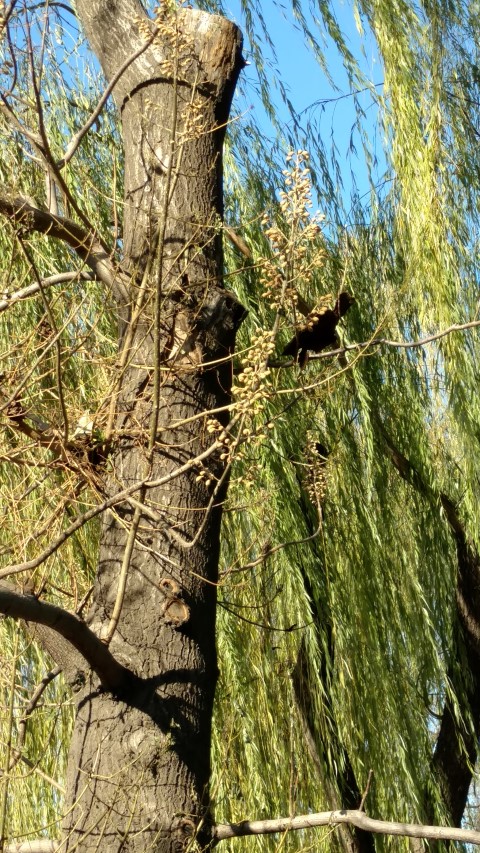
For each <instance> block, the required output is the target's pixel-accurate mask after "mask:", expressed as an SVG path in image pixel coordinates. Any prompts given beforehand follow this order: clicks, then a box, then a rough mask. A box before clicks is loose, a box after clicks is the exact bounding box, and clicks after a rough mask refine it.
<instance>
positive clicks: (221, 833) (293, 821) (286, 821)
mask: <svg viewBox="0 0 480 853" xmlns="http://www.w3.org/2000/svg"><path fill="white" fill-rule="evenodd" d="M339 823H348V824H352V825H353V826H356V827H358V828H359V829H364V830H366V831H367V832H375V833H377V834H380V835H401V836H403V837H407V838H431V839H435V840H443V841H465V842H466V843H468V844H475V845H480V832H476V831H475V830H473V829H457V828H456V827H450V826H422V825H421V824H416V823H397V822H396V821H387V820H374V819H373V818H371V817H367V816H366V814H365V812H362V811H359V810H358V809H352V810H347V809H341V810H340V811H331V812H317V813H316V814H308V815H298V817H284V818H278V819H276V820H254V821H249V820H244V821H242V822H241V823H220V824H218V825H217V826H216V827H215V828H214V831H213V836H214V838H215V839H216V840H217V841H223V840H224V839H225V838H237V837H239V836H241V835H266V834H267V833H271V832H289V831H291V830H298V829H309V828H310V827H314V826H335V825H336V824H339Z"/></svg>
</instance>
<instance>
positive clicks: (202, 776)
mask: <svg viewBox="0 0 480 853" xmlns="http://www.w3.org/2000/svg"><path fill="white" fill-rule="evenodd" d="M76 8H77V13H78V15H79V18H80V20H81V22H82V25H83V27H84V29H85V31H86V34H87V37H88V39H89V41H90V44H91V46H92V48H93V50H94V51H95V52H96V54H97V56H98V58H99V60H100V62H101V64H102V67H103V70H104V72H105V75H106V77H107V79H111V77H112V76H113V75H114V74H115V72H116V71H117V70H118V68H119V67H120V66H121V65H122V63H124V62H125V60H126V59H128V57H129V56H130V55H132V54H133V53H134V52H135V51H137V50H138V49H139V47H140V46H141V44H142V40H145V39H146V38H148V37H149V36H150V37H151V35H152V34H153V24H152V22H151V21H149V20H148V19H147V18H146V17H145V15H144V13H143V11H142V9H141V6H140V5H139V4H138V3H137V2H135V0H94V1H93V2H92V0H77V3H76ZM157 24H158V31H157V35H156V36H155V39H154V41H153V42H152V44H151V45H150V47H149V48H148V49H147V50H146V51H145V52H144V53H143V54H142V55H141V56H140V57H139V58H138V59H137V60H136V61H135V62H133V63H132V64H131V65H130V66H129V67H128V69H127V71H126V73H125V74H124V76H123V77H122V78H121V80H120V81H119V83H118V84H117V86H116V87H115V90H114V98H115V101H116V104H117V106H118V108H119V110H120V111H121V116H122V128H123V136H124V147H125V211H124V248H125V258H124V263H123V265H124V267H126V268H128V269H129V270H130V272H131V276H132V280H131V286H130V292H129V300H123V299H122V298H121V297H120V299H121V301H120V302H119V306H118V310H119V317H120V321H121V322H120V326H121V335H120V341H119V357H118V376H117V384H116V388H115V392H116V393H114V394H113V395H112V401H111V403H112V410H111V414H112V413H113V411H114V417H113V420H112V423H111V426H112V446H113V451H112V454H111V457H110V462H111V467H110V474H109V480H108V483H107V484H106V488H107V492H108V494H109V495H113V494H115V493H116V492H119V491H121V490H122V489H123V488H125V487H126V486H131V485H132V484H135V483H136V482H139V483H140V482H141V481H144V480H145V478H149V481H150V482H151V483H153V482H155V481H157V480H159V479H160V480H162V484H161V485H157V486H152V487H144V488H140V489H139V491H138V493H135V495H134V496H133V498H134V500H133V501H132V502H130V503H122V504H118V505H117V506H115V507H114V509H113V511H111V512H110V513H109V515H108V516H106V517H105V519H104V526H103V536H102V543H101V550H100V558H99V564H98V572H97V579H96V584H95V591H94V595H93V603H92V608H91V611H90V614H89V625H90V628H91V629H92V630H94V631H95V633H97V635H99V636H101V637H103V638H105V637H106V636H107V634H109V636H108V639H109V640H110V650H111V652H112V653H113V655H114V657H115V658H116V659H117V660H118V661H120V662H121V663H122V664H123V665H124V666H126V667H128V668H129V669H130V670H131V672H132V673H133V674H134V675H135V676H137V677H138V678H137V680H136V681H134V682H132V683H133V686H132V688H131V689H129V690H126V691H124V692H123V693H122V694H121V695H117V696H115V695H113V694H112V693H106V692H105V691H103V690H102V689H101V686H100V684H99V682H98V681H97V679H96V677H95V676H94V675H92V677H91V679H90V681H89V683H88V685H87V687H86V688H85V689H83V690H82V691H81V692H80V693H79V694H78V713H77V720H76V727H75V732H74V737H73V742H72V746H71V752H70V760H69V778H68V800H67V811H66V816H65V820H64V832H65V849H67V850H73V849H75V850H79V851H90V850H92V851H93V850H102V851H108V853H111V851H112V853H114V852H115V851H120V850H121V851H142V853H143V851H146V850H154V851H161V853H167V851H181V850H184V849H186V847H187V846H188V845H189V844H192V838H193V837H196V838H197V841H198V844H199V845H201V846H204V845H205V844H206V843H208V841H209V838H210V829H209V819H208V806H209V794H208V779H209V774H210V727H211V714H212V704H213V698H214V691H215V684H216V679H217V660H216V650H215V607H216V586H215V584H216V580H217V566H218V553H219V532H220V520H221V503H222V499H223V496H224V491H225V482H226V478H224V479H222V476H223V474H224V471H223V468H224V462H223V461H222V460H221V459H220V454H219V450H218V446H215V447H216V449H214V450H213V451H212V452H211V453H209V448H212V445H213V444H214V441H215V438H214V437H213V438H212V435H213V436H214V433H211V432H209V431H208V429H207V426H208V424H207V415H206V413H208V412H209V411H210V410H211V409H216V408H218V407H222V406H225V405H226V404H227V403H228V402H229V390H230V385H231V365H230V364H229V361H228V359H227V358H226V357H228V356H229V354H230V353H231V352H232V349H233V344H234V336H235V331H236V328H237V326H238V325H239V323H240V321H241V318H242V316H243V309H242V308H241V306H240V305H239V303H238V302H237V301H236V299H235V297H234V296H233V295H232V294H229V293H227V292H225V291H224V290H223V286H222V250H221V233H220V226H221V217H222V163H221V149H222V142H223V135H224V129H225V123H226V122H227V120H228V113H229V107H230V102H231V97H232V94H233V90H234V86H235V82H236V79H237V76H238V73H239V70H240V68H241V66H242V59H241V36H240V33H239V31H238V29H237V28H236V27H235V26H234V25H233V24H231V23H230V22H229V21H227V20H226V19H224V18H220V17H216V16H210V15H207V14H205V13H203V12H198V11H196V10H192V9H181V10H173V11H168V10H166V11H164V13H162V15H161V17H159V19H158V22H157ZM222 359H223V362H222V361H221V360H222ZM218 417H219V418H220V420H221V422H222V424H223V425H226V423H227V417H226V415H219V416H218ZM205 453H206V454H207V455H206V456H205V459H204V461H203V462H201V461H198V462H197V463H196V464H194V465H192V466H190V467H189V463H190V462H191V460H192V459H194V458H195V457H197V456H198V455H200V454H205ZM179 469H181V470H182V472H183V473H181V474H178V473H177V472H178V470H179ZM122 577H124V578H125V591H124V595H123V596H122V594H121V592H119V590H120V587H121V584H122ZM114 614H116V616H115V618H116V617H118V623H117V624H115V622H114V623H112V622H111V620H112V616H114ZM196 843H197V842H193V847H189V849H195V846H196ZM62 849H63V848H62Z"/></svg>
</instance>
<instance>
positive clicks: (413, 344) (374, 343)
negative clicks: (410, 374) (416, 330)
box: [268, 320, 480, 367]
mask: <svg viewBox="0 0 480 853" xmlns="http://www.w3.org/2000/svg"><path fill="white" fill-rule="evenodd" d="M478 326H480V320H471V321H470V322H469V323H454V324H453V325H452V326H448V328H447V329H443V330H442V331H441V332H436V333H435V334H434V335H428V336H427V337H426V338H420V339H419V340H417V341H391V340H389V339H388V338H372V339H371V340H370V341H361V342H360V343H358V344H357V343H356V344H347V346H345V347H338V349H330V350H327V351H325V352H319V353H312V354H311V355H310V356H309V359H308V360H309V361H318V360H319V359H322V358H331V357H332V356H335V355H336V356H341V355H344V354H345V353H346V352H356V351H357V350H366V349H369V348H370V347H379V346H384V347H396V348H399V349H416V348H417V347H423V346H425V344H431V343H432V342H433V341H438V340H440V338H445V337H446V336H447V335H451V334H452V332H464V331H465V330H466V329H475V328H477V327H478ZM292 364H295V362H294V360H293V359H291V358H289V359H288V361H285V360H281V361H280V360H278V359H273V358H272V359H269V361H268V366H269V367H291V366H292Z"/></svg>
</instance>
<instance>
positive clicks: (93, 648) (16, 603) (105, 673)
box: [0, 581, 134, 693]
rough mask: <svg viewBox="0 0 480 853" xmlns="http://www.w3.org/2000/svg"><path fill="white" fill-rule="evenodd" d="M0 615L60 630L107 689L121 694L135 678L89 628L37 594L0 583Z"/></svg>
mask: <svg viewBox="0 0 480 853" xmlns="http://www.w3.org/2000/svg"><path fill="white" fill-rule="evenodd" d="M0 613H3V614H4V615H5V616H11V617H13V618H14V619H24V620H25V621H26V622H35V623H37V624H39V625H46V626H47V627H48V628H52V629H53V630H54V631H57V633H58V634H60V635H61V636H62V637H64V638H65V639H66V640H68V642H69V643H71V644H72V646H74V648H75V649H76V650H77V651H78V652H80V654H81V655H82V656H83V657H84V658H85V660H86V661H87V663H88V664H89V666H90V667H91V668H92V669H93V671H94V672H96V674H97V675H98V677H99V679H100V681H101V683H102V686H103V687H104V688H105V690H109V691H111V692H113V693H119V692H122V691H124V690H125V689H126V687H127V686H128V684H129V683H131V682H132V680H133V679H134V676H133V674H132V673H131V672H130V671H129V670H128V669H126V667H124V666H122V664H120V663H119V662H118V661H117V660H116V659H115V658H114V657H113V655H112V654H111V652H109V650H108V649H107V647H106V646H105V644H104V643H102V641H101V640H100V639H99V638H98V637H97V635H96V634H94V633H93V631H91V630H90V628H89V627H88V625H87V624H86V623H85V622H83V621H82V620H81V619H79V618H78V616H76V615H75V614H74V613H69V612H68V611H67V610H63V608H62V607H57V606H56V605H55V604H48V603H47V602H45V601H39V600H38V599H37V598H35V596H34V595H22V594H21V593H19V592H17V590H16V588H15V587H14V586H13V584H9V583H7V582H6V581H0Z"/></svg>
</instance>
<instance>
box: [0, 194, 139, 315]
mask: <svg viewBox="0 0 480 853" xmlns="http://www.w3.org/2000/svg"><path fill="white" fill-rule="evenodd" d="M0 213H3V214H4V215H5V216H8V217H9V218H10V219H11V220H12V222H14V223H15V224H17V225H20V226H21V227H22V228H24V229H26V230H27V231H29V232H31V231H37V232H38V233H39V234H47V235H48V236H49V237H55V239H57V240H62V241H63V242H64V243H67V245H69V246H70V247H71V248H72V249H74V251H75V252H76V253H77V255H78V256H79V257H80V258H81V259H82V261H84V262H85V263H86V264H87V265H88V266H89V267H90V269H91V270H93V272H94V273H95V276H96V277H97V278H99V279H100V281H103V283H104V284H107V285H109V286H110V287H113V288H116V289H117V291H119V292H120V295H121V296H122V298H123V299H124V300H128V288H127V285H128V283H129V277H128V276H127V275H126V274H125V273H123V272H122V271H121V270H119V269H118V267H116V265H115V264H114V263H113V262H112V260H111V258H110V256H109V254H108V252H107V250H106V249H105V248H104V247H103V246H102V243H101V241H100V240H99V238H98V237H97V236H96V234H94V233H92V232H89V231H87V230H86V229H85V228H84V227H83V226H82V225H79V224H78V223H77V222H75V221H74V220H73V219H67V217H65V216H54V215H53V214H52V213H49V212H48V211H46V210H41V208H39V207H35V205H34V204H32V203H31V202H30V201H29V200H28V199H26V198H23V197H22V196H12V195H9V194H8V193H6V192H5V191H3V192H2V191H0Z"/></svg>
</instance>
